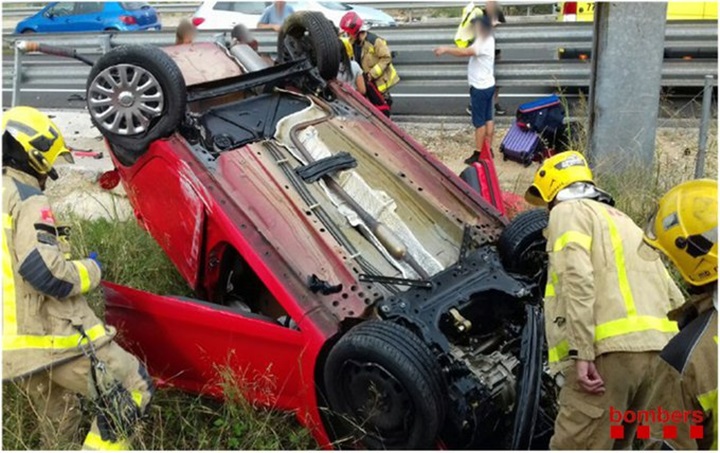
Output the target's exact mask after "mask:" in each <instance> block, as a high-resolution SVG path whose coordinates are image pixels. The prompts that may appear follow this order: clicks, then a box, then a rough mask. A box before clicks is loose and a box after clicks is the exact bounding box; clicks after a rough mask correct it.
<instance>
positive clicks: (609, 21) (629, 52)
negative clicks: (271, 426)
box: [588, 2, 667, 181]
mask: <svg viewBox="0 0 720 453" xmlns="http://www.w3.org/2000/svg"><path fill="white" fill-rule="evenodd" d="M595 5H596V7H595V23H594V33H593V47H592V56H591V58H592V61H591V72H590V102H589V111H588V123H589V124H588V126H589V127H588V132H589V143H588V147H589V149H588V155H589V157H590V161H591V163H592V164H593V166H594V167H595V169H596V172H598V173H603V172H605V173H606V174H608V175H614V177H617V178H619V179H623V180H625V178H624V176H623V173H624V172H625V171H626V170H627V171H628V172H629V174H628V175H627V176H631V177H632V179H637V180H638V181H642V180H643V176H642V175H640V174H639V173H640V172H642V171H648V172H650V171H651V169H652V167H653V162H654V159H655V132H656V128H657V118H658V113H659V108H660V85H661V81H662V65H663V56H664V43H665V22H666V19H665V17H666V11H667V3H663V2H660V3H653V2H597V3H596V4H595ZM645 181H646V180H645Z"/></svg>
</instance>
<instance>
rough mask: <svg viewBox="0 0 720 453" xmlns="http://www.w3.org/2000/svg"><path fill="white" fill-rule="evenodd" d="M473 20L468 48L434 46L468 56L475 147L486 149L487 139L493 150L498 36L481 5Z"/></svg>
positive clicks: (440, 49)
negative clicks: (471, 39) (496, 41)
mask: <svg viewBox="0 0 720 453" xmlns="http://www.w3.org/2000/svg"><path fill="white" fill-rule="evenodd" d="M474 14H475V16H474V18H473V19H472V23H473V27H474V29H475V40H474V41H473V43H472V45H471V46H469V47H466V48H460V47H449V46H443V47H438V48H436V49H435V55H436V56H440V55H445V54H448V55H453V56H456V57H466V58H467V57H469V58H470V61H469V62H468V84H469V85H470V106H471V110H472V121H473V126H475V147H476V148H477V150H478V151H481V150H482V149H483V144H484V143H485V142H486V141H487V142H488V144H489V145H490V148H491V149H492V139H493V132H494V129H495V123H494V122H493V97H494V95H495V37H494V36H493V32H492V22H491V18H490V17H489V16H488V15H486V14H484V13H483V11H482V10H481V9H480V8H477V9H476V10H475V13H474Z"/></svg>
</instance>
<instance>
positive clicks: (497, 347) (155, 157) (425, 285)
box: [87, 11, 556, 449]
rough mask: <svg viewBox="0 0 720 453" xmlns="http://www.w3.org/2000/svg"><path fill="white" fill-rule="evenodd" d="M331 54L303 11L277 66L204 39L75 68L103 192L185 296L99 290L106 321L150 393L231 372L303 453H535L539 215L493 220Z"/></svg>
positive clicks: (545, 436)
mask: <svg viewBox="0 0 720 453" xmlns="http://www.w3.org/2000/svg"><path fill="white" fill-rule="evenodd" d="M340 46H341V44H340V42H339V40H338V39H337V35H336V32H335V30H334V28H333V27H332V25H331V24H330V22H329V21H327V20H326V19H325V18H324V17H323V16H322V14H321V13H318V12H309V11H305V12H298V13H295V14H293V15H292V16H290V17H289V18H288V20H286V21H285V23H284V25H283V28H282V30H281V31H280V34H279V36H278V49H277V54H278V60H277V62H275V64H273V62H268V61H267V60H265V59H264V58H263V57H261V56H259V55H258V54H257V53H255V52H254V51H253V50H252V49H251V48H250V47H249V46H247V45H245V44H234V45H230V46H229V47H223V46H222V45H218V44H217V43H194V44H188V45H179V46H171V47H166V48H162V49H160V48H157V47H151V46H123V47H117V48H115V49H113V50H111V51H110V52H108V53H106V54H104V55H103V56H102V57H100V58H99V59H98V60H97V61H96V62H95V64H94V66H93V68H92V70H91V72H90V74H89V76H88V80H87V107H88V111H89V114H90V116H91V120H92V122H93V124H94V125H95V126H96V127H97V129H98V130H99V131H100V132H101V133H102V134H103V136H104V137H105V139H106V143H107V145H108V148H109V151H110V154H111V156H112V159H113V162H114V165H115V169H114V170H112V172H110V173H109V174H108V175H107V176H103V178H102V180H103V181H112V180H113V179H115V180H119V181H121V182H122V184H123V186H124V188H125V189H126V192H127V194H128V198H129V201H130V203H131V204H132V206H133V209H134V212H135V216H136V218H137V219H138V222H139V223H140V224H141V225H142V226H143V227H144V228H146V229H147V231H149V233H150V234H151V235H152V236H153V237H154V238H155V240H156V241H157V242H158V243H159V244H160V246H161V247H162V248H163V249H164V251H165V252H166V253H167V255H168V257H169V258H170V259H171V261H172V262H173V263H174V264H175V266H176V267H177V269H178V270H179V272H180V274H181V275H182V276H183V277H184V278H185V280H186V281H187V283H188V284H189V285H190V287H191V288H192V289H193V291H194V294H195V297H194V298H187V297H173V296H171V295H157V294H152V293H149V292H143V291H139V290H136V289H132V288H128V287H124V286H121V285H119V284H116V283H109V282H106V283H104V289H105V297H106V310H105V313H106V319H107V321H108V323H110V324H112V325H114V326H116V327H117V328H118V330H119V332H120V334H119V336H118V339H119V341H120V342H121V343H122V344H123V345H124V346H125V347H127V348H129V349H130V350H132V351H133V352H134V353H136V354H138V356H139V357H143V358H144V359H145V360H146V362H147V364H148V366H149V370H150V372H151V375H152V376H153V377H154V378H155V379H156V380H157V382H158V383H159V384H161V385H171V386H173V387H175V388H180V389H184V390H187V391H190V392H197V393H203V394H207V395H214V396H218V397H222V386H221V376H222V375H223V374H226V371H227V370H228V369H229V370H230V371H231V372H233V373H235V374H236V376H239V377H240V378H241V379H243V382H244V384H245V385H243V386H242V389H243V390H244V391H245V394H246V396H247V397H248V398H249V399H251V400H252V401H253V402H254V403H255V404H264V405H267V406H270V407H273V408H275V409H281V410H289V411H294V412H295V413H296V414H297V416H298V419H299V420H300V422H301V423H303V424H304V425H305V426H307V427H308V429H309V430H310V431H311V432H312V433H313V435H314V436H315V438H316V439H317V441H318V442H319V444H320V445H321V446H323V447H327V446H354V447H361V448H378V449H379V448H388V449H406V448H407V449H425V448H433V447H445V448H470V449H477V448H514V449H528V448H535V449H541V448H546V447H547V445H548V440H549V437H550V435H551V434H552V426H553V420H554V418H555V415H556V407H555V404H556V403H555V401H556V387H555V383H554V380H553V379H552V378H551V377H550V376H549V375H548V374H547V373H546V371H545V370H546V367H545V364H544V356H545V355H546V354H544V353H543V349H544V334H543V325H544V324H543V318H542V308H541V303H542V292H543V290H544V276H543V274H544V270H543V269H544V268H545V259H546V255H545V252H544V251H545V243H544V239H543V235H542V229H543V228H544V227H545V226H546V225H547V213H546V211H543V210H540V211H529V212H527V213H523V214H522V215H520V216H518V217H517V218H516V220H514V221H513V222H512V223H510V224H508V221H507V219H506V218H505V217H503V216H502V215H501V214H500V213H499V212H498V211H497V210H496V209H495V208H493V207H492V206H491V205H490V204H488V203H487V202H486V201H485V200H484V199H483V198H481V196H480V195H479V194H478V193H477V192H476V191H474V190H473V189H472V188H471V187H470V186H468V185H467V184H466V183H465V182H464V181H462V180H461V179H460V178H459V177H458V176H457V175H455V174H454V173H453V172H452V171H451V170H450V169H448V168H447V167H446V166H444V165H443V164H442V163H441V162H439V161H438V160H437V159H436V158H435V157H434V156H433V155H432V154H431V153H429V152H428V151H427V150H425V149H423V148H422V146H420V145H419V144H418V143H417V142H416V141H414V140H413V139H412V138H411V137H409V136H408V135H407V134H406V133H405V132H404V131H403V130H402V129H400V128H399V127H398V126H397V125H395V124H394V123H393V122H392V121H390V120H389V119H388V118H386V117H385V116H384V115H382V114H381V113H380V112H379V111H378V110H377V109H376V108H375V107H374V106H373V105H372V104H370V103H369V102H368V101H367V100H366V99H365V98H364V97H362V96H361V95H359V94H358V93H357V92H356V91H355V90H354V89H352V88H351V87H349V86H347V85H345V84H342V83H340V82H338V81H337V80H336V75H337V71H338V65H339V61H338V60H339V59H338V55H339V53H340V51H341V47H340ZM198 58H201V60H202V62H203V64H202V65H198V64H197V61H198Z"/></svg>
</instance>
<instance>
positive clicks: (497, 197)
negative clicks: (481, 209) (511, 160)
mask: <svg viewBox="0 0 720 453" xmlns="http://www.w3.org/2000/svg"><path fill="white" fill-rule="evenodd" d="M474 157H475V156H473V158H471V159H472V160H473V161H472V162H468V168H466V169H465V170H463V171H462V173H460V178H461V179H462V180H463V181H465V182H466V183H468V185H469V186H470V187H472V188H473V189H475V190H477V191H478V192H480V195H482V197H483V198H484V199H486V200H487V201H488V202H489V203H490V204H491V205H493V206H495V208H497V210H498V211H500V213H502V215H505V206H504V204H503V197H502V192H501V191H500V183H499V182H498V177H497V172H496V171H495V163H494V162H493V161H492V157H490V150H489V148H488V149H483V151H482V153H480V154H479V155H478V156H477V158H474Z"/></svg>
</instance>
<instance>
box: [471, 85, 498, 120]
mask: <svg viewBox="0 0 720 453" xmlns="http://www.w3.org/2000/svg"><path fill="white" fill-rule="evenodd" d="M494 96H495V86H491V87H490V88H485V89H484V90H478V89H477V88H475V87H470V110H472V122H473V126H475V127H483V126H484V125H485V123H487V122H488V121H492V120H493V97H494Z"/></svg>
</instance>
